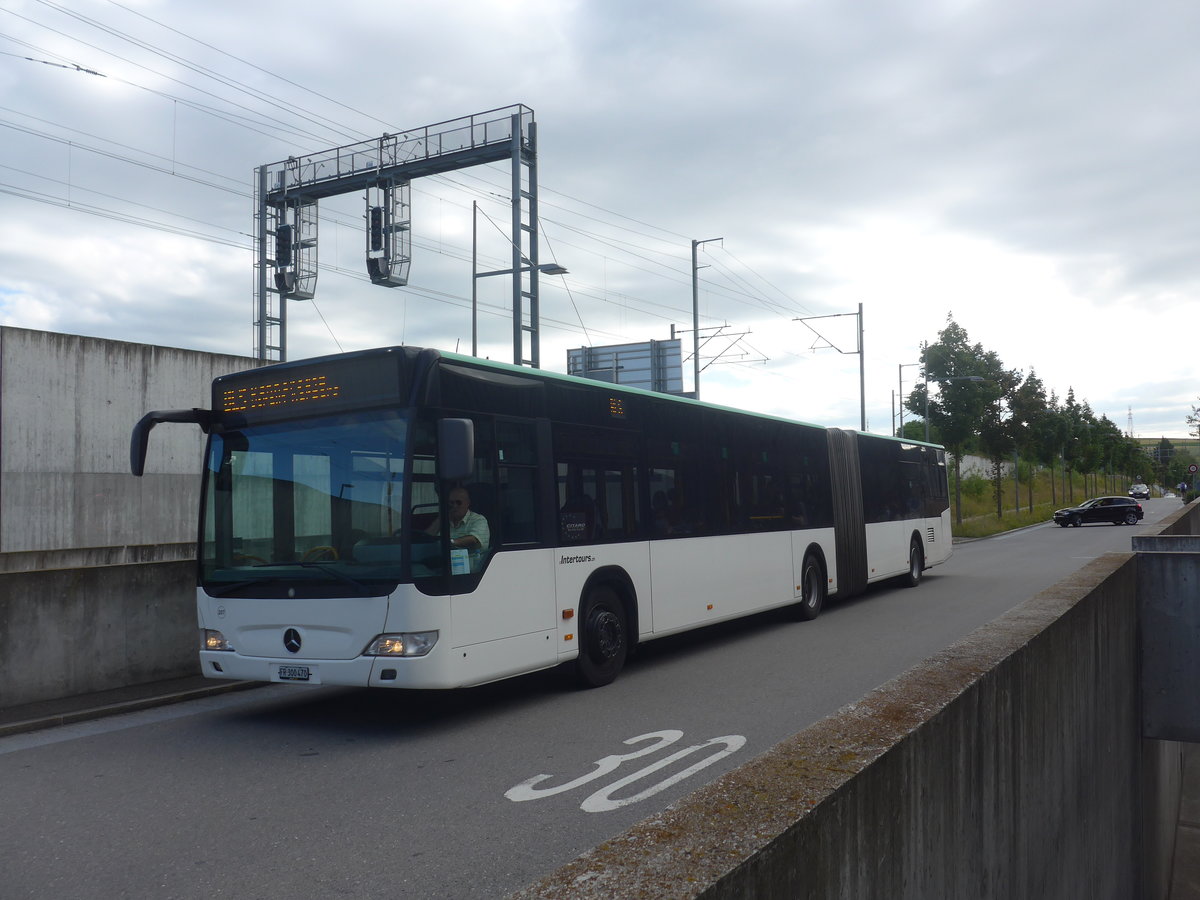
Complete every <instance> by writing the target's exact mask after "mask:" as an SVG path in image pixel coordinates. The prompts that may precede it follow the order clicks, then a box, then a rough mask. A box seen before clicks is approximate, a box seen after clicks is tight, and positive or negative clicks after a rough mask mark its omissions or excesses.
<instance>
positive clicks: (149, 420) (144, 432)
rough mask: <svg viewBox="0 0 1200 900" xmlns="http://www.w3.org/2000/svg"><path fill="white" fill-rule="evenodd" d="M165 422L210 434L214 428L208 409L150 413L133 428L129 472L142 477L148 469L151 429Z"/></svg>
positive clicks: (161, 410) (170, 410)
mask: <svg viewBox="0 0 1200 900" xmlns="http://www.w3.org/2000/svg"><path fill="white" fill-rule="evenodd" d="M163 422H181V423H184V424H191V425H199V426H200V430H201V431H203V432H204V433H205V434H208V432H209V430H210V429H211V428H212V423H213V414H212V411H211V410H207V409H156V410H154V411H153V412H148V413H146V414H145V415H144V416H142V418H141V419H140V420H139V421H138V423H137V424H136V425H134V426H133V434H132V435H131V436H130V439H129V471H130V472H132V473H133V474H134V475H137V476H139V477H140V476H141V474H142V472H143V471H144V470H145V468H146V445H147V444H148V443H149V441H150V429H151V428H153V427H154V426H155V425H161V424H162V423H163Z"/></svg>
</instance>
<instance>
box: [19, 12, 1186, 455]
mask: <svg viewBox="0 0 1200 900" xmlns="http://www.w3.org/2000/svg"><path fill="white" fill-rule="evenodd" d="M1198 46H1200V4H1197V3H1195V2H1194V0H1138V2H1134V0H1122V2H1117V0H1088V2H1077V0H1055V2H1053V3H1047V2H1045V0H889V2H884V0H858V2H853V3H851V2H845V0H842V2H838V0H793V2H779V0H742V2H740V3H737V4H730V3H719V2H710V0H689V2H686V3H685V2H676V0H628V2H627V0H521V2H518V0H446V2H444V3H438V4H431V3H425V2H419V3H418V2H412V0H393V2H390V3H378V2H365V0H342V2H340V3H338V4H336V5H334V6H332V7H326V6H323V5H315V4H295V3H282V2H277V0H256V2H255V3H252V4H246V3H233V2H229V0H206V2H204V3H193V2H184V0H122V2H117V0H54V2H51V0H0V324H3V325H9V326H16V327H21V328H32V329H39V330H45V331H53V332H60V333H66V334H78V335H87V336H94V337H102V338H112V339H118V340H125V341H134V342H138V343H145V344H155V345H161V346H168V347H181V348H187V349H195V350H203V351H210V352H216V353H228V354H235V355H241V356H247V357H249V356H252V355H253V354H254V350H255V332H254V328H253V320H254V318H255V312H256V306H255V298H254V286H255V274H254V272H255V263H256V260H257V258H258V257H257V250H256V247H255V242H254V234H255V225H254V219H253V212H254V205H255V194H254V172H255V170H256V169H257V168H258V167H259V166H262V165H265V164H270V163H276V162H279V161H282V160H285V159H287V158H288V157H291V156H301V155H304V154H309V153H316V152H321V151H326V150H331V149H333V148H337V147H341V146H345V145H349V144H354V143H357V142H359V141H366V140H370V139H372V138H376V137H379V136H380V135H382V134H383V133H395V132H398V131H404V130H409V129H414V128H421V127H424V126H427V125H432V124H435V123H439V122H444V121H447V120H451V119H457V118H460V117H464V116H471V115H474V114H478V113H483V112H485V111H488V110H493V109H498V108H503V107H509V106H513V105H516V104H523V105H524V106H527V107H529V108H531V109H532V110H533V111H534V116H535V119H536V122H537V130H538V156H537V170H538V193H539V201H540V203H539V205H540V226H541V235H540V238H539V251H540V261H541V262H543V263H545V262H551V261H553V262H557V263H558V264H560V265H562V266H564V267H565V268H566V269H567V270H568V273H567V274H566V275H562V276H543V278H542V280H541V318H540V322H539V326H540V327H539V349H540V357H541V364H542V367H543V368H546V369H550V370H553V371H566V365H567V363H566V359H567V351H568V350H569V349H571V348H577V347H583V346H605V345H611V344H621V343H629V342H642V341H647V340H651V339H655V340H666V339H668V338H670V336H671V333H672V327H674V329H675V331H676V333H677V336H678V337H680V338H681V339H682V340H683V344H684V350H685V353H686V354H690V351H691V344H692V340H693V332H692V330H691V329H692V324H691V323H692V314H693V295H692V278H693V271H692V259H691V250H692V247H691V242H692V241H693V240H696V241H704V243H703V244H701V245H700V246H699V247H698V248H697V260H698V263H699V266H698V268H697V270H696V283H697V285H698V294H697V297H698V300H697V303H696V307H697V310H698V314H699V319H700V326H701V328H700V331H701V336H702V338H703V340H704V345H703V348H702V351H701V354H700V359H701V366H702V373H701V375H700V392H701V398H702V399H704V400H708V401H712V402H716V403H721V404H724V405H728V406H733V407H738V408H744V409H752V410H756V411H760V412H765V413H770V414H773V415H780V416H785V417H788V418H794V419H800V420H803V421H808V422H815V423H819V424H823V425H833V426H842V427H858V426H859V424H860V406H861V405H865V410H866V419H867V430H869V431H873V432H876V433H889V432H891V431H892V429H893V427H894V425H895V424H896V421H897V400H896V397H897V395H898V394H900V393H904V394H907V393H908V392H909V391H911V390H912V389H913V386H914V384H916V383H917V382H919V381H920V380H921V375H920V368H919V366H917V365H915V363H917V361H918V360H919V358H920V353H921V347H922V344H923V343H924V342H934V341H936V340H937V338H938V333H939V332H940V331H941V330H942V329H943V328H944V327H945V326H946V324H947V322H948V321H949V320H950V319H951V318H952V319H953V320H954V321H955V322H957V323H958V324H959V325H960V326H962V327H963V328H964V329H965V330H966V331H967V334H968V336H969V338H970V340H971V342H972V343H979V344H980V345H982V347H983V349H984V350H987V351H993V352H995V353H996V355H997V356H998V357H999V358H1000V360H1001V361H1002V362H1003V364H1004V365H1005V366H1006V367H1007V368H1010V369H1018V370H1020V371H1021V372H1023V373H1025V374H1028V373H1030V372H1031V371H1033V372H1036V374H1037V376H1038V377H1039V378H1040V379H1041V380H1042V382H1043V383H1044V384H1045V386H1046V388H1047V390H1048V391H1054V392H1055V393H1056V394H1057V396H1058V398H1059V399H1060V400H1062V399H1065V397H1066V396H1067V394H1068V391H1073V392H1074V395H1075V398H1076V399H1077V400H1078V401H1079V402H1081V403H1082V402H1086V403H1087V404H1089V405H1090V407H1091V408H1092V410H1093V412H1094V413H1095V414H1096V416H1102V415H1103V416H1107V417H1108V418H1109V419H1110V420H1112V421H1113V422H1114V423H1115V424H1116V425H1117V427H1118V428H1120V429H1121V430H1122V431H1128V432H1130V433H1131V434H1133V435H1134V436H1136V437H1149V438H1154V437H1159V436H1168V437H1182V436H1185V435H1186V434H1187V433H1188V430H1189V429H1188V425H1187V423H1186V417H1187V416H1188V415H1189V414H1190V413H1191V412H1192V408H1193V405H1200V377H1198V376H1200V363H1198V362H1197V355H1196V353H1195V351H1194V349H1193V347H1194V341H1193V340H1190V339H1189V338H1188V337H1187V335H1188V334H1189V333H1190V332H1192V331H1194V330H1195V329H1196V328H1197V327H1200V303H1198V302H1197V300H1198V299H1200V221H1198V217H1200V115H1198V114H1197V113H1198V110H1200V52H1197V49H1196V48H1197V47H1198ZM411 190H412V232H411V233H412V264H411V271H410V279H409V284H408V285H407V286H404V287H396V288H384V287H380V286H376V285H372V284H371V283H370V281H369V279H368V278H367V275H366V267H365V259H364V257H365V236H364V235H365V230H364V211H365V203H366V201H365V199H364V197H363V196H362V195H361V194H348V195H345V196H341V197H335V198H331V199H329V200H324V201H322V202H321V204H320V207H319V208H320V220H319V242H318V250H317V254H318V278H317V287H316V292H315V296H314V298H313V299H312V300H309V301H288V303H287V318H288V336H287V345H288V346H287V353H288V357H289V358H290V359H300V358H303V357H309V356H319V355H325V354H329V353H338V352H342V351H350V350H358V349H365V348H368V347H376V346H387V345H395V344H408V345H417V346H430V347H437V348H439V349H443V350H458V351H460V352H470V350H471V345H472V325H471V289H472V282H473V281H474V282H475V285H476V287H477V289H478V308H479V315H478V321H477V326H476V332H475V337H476V339H477V341H478V343H479V353H480V355H481V356H488V357H490V358H492V359H497V360H502V361H505V362H512V361H513V359H512V356H513V351H512V338H511V334H512V322H511V313H510V305H511V303H510V291H511V287H510V285H509V283H508V282H507V280H506V279H504V278H501V277H491V278H488V277H485V278H477V279H473V278H472V258H473V254H474V257H475V258H476V260H477V269H476V271H484V270H489V269H493V268H500V267H503V266H504V265H505V264H506V259H505V257H506V254H507V246H508V244H507V241H508V235H507V230H508V218H509V216H510V212H509V210H510V207H509V200H508V195H509V192H510V169H509V166H508V164H507V163H498V164H489V165H485V166H475V167H472V168H469V169H461V170H458V171H455V172H451V173H448V174H446V175H439V176H431V177H427V178H422V179H418V180H416V181H414V182H413V183H412V188H411ZM473 204H475V205H476V206H477V209H478V212H477V213H475V214H474V216H473V212H472V208H473V207H472V205H473ZM473 217H474V220H475V226H476V228H477V232H476V234H477V236H476V238H475V239H474V241H473V239H472V219H473ZM718 238H719V239H720V240H716V239H718ZM860 304H861V309H862V316H861V326H862V354H861V359H860V355H859V353H858V352H857V350H858V341H859V335H858V327H859V324H860V317H859V315H858V310H859V308H860ZM860 362H861V365H862V368H863V372H864V376H863V381H862V389H861V391H860V375H859V372H860ZM692 368H693V364H692V361H691V359H690V357H689V358H688V359H687V361H686V362H685V364H684V385H685V387H686V388H688V389H690V388H691V387H692ZM904 417H905V418H906V419H907V418H911V417H912V414H911V413H907V412H906V413H904Z"/></svg>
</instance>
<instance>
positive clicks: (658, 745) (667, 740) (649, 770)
mask: <svg viewBox="0 0 1200 900" xmlns="http://www.w3.org/2000/svg"><path fill="white" fill-rule="evenodd" d="M682 737H683V732H682V731H677V730H675V729H667V730H664V731H651V732H648V733H647V734H639V735H638V736H637V737H631V738H629V739H627V740H626V741H624V743H625V744H627V745H629V746H633V745H635V744H641V743H644V742H647V741H649V742H650V743H647V744H646V746H644V747H641V748H639V749H637V750H634V751H632V752H630V753H614V754H611V755H609V756H604V757H601V758H600V759H598V760H596V762H595V763H593V765H594V766H595V768H594V769H592V771H590V772H585V773H584V774H583V775H580V776H579V777H578V778H573V779H571V780H570V781H567V782H565V783H563V784H560V785H556V786H554V787H538V785H540V784H542V783H543V782H545V781H547V780H549V779H551V778H553V777H554V776H553V775H547V774H541V775H534V776H533V777H532V778H527V779H525V780H524V781H522V782H521V783H520V784H518V785H516V786H515V787H512V788H509V789H508V790H507V791H505V792H504V796H505V797H507V798H508V799H509V800H512V801H513V802H514V803H523V802H525V801H527V800H541V799H544V798H546V797H553V796H555V795H556V794H563V793H566V792H567V791H573V790H575V789H576V788H579V787H582V786H583V785H585V784H588V783H590V782H593V781H596V780H597V779H600V778H604V777H605V776H608V775H611V774H612V773H613V772H615V771H616V770H617V769H618V768H620V766H621V764H622V763H625V762H628V761H629V760H633V759H640V758H641V757H644V756H649V755H650V754H652V753H655V752H657V751H659V750H662V749H664V748H666V747H669V746H671V745H672V744H674V743H675V742H677V741H678V740H679V739H680V738H682ZM745 744H746V738H745V737H743V736H742V735H740V734H726V735H722V736H721V737H715V738H709V739H708V740H707V741H703V742H701V743H699V744H692V745H691V746H690V747H684V748H683V749H682V750H676V751H675V752H674V753H672V754H670V755H669V756H666V757H664V758H662V759H659V760H657V761H655V762H652V763H650V764H649V765H647V766H643V767H642V768H640V769H638V770H637V771H636V772H633V773H631V774H629V775H626V776H624V777H622V778H618V779H617V780H616V781H613V782H612V783H610V784H608V785H606V786H604V787H601V788H600V789H599V790H597V791H595V792H594V793H592V794H590V795H589V796H588V797H586V798H584V801H583V802H582V803H581V804H580V805H579V808H580V809H582V810H583V811H584V812H607V811H609V810H614V809H620V808H621V807H623V806H629V805H630V804H631V803H637V802H639V801H641V800H646V799H647V798H649V797H653V796H654V795H655V794H657V793H659V792H660V791H664V790H666V789H667V788H669V787H671V785H673V784H678V783H679V782H681V781H683V780H684V779H685V778H689V777H691V776H692V775H695V774H696V773H697V772H699V771H701V770H703V769H705V768H707V767H708V766H711V765H712V764H713V763H715V762H718V761H720V760H722V759H724V758H725V757H726V756H729V755H730V754H731V753H736V752H737V751H738V750H740V749H741V748H742V747H743V746H745ZM717 748H720V749H717ZM706 750H713V751H715V752H712V753H710V754H709V755H707V756H704V757H703V758H701V759H699V760H697V761H696V762H694V763H692V764H691V765H690V766H687V767H686V768H684V769H681V770H680V771H678V772H675V773H674V774H672V775H668V776H667V777H665V778H662V779H660V780H659V781H656V782H654V783H652V784H650V785H649V786H647V787H645V788H643V789H642V790H641V791H638V792H637V793H636V794H633V795H632V796H629V797H622V798H617V799H614V797H613V794H615V793H617V792H618V791H620V790H621V789H622V788H627V787H629V786H630V785H632V784H635V783H637V782H638V781H641V780H642V779H643V778H647V777H649V776H651V775H653V774H655V773H656V772H658V771H660V770H662V769H665V768H666V767H668V766H670V765H672V764H673V763H676V762H680V761H682V760H684V759H686V758H687V757H689V756H691V755H692V754H696V753H703V752H704V751H706Z"/></svg>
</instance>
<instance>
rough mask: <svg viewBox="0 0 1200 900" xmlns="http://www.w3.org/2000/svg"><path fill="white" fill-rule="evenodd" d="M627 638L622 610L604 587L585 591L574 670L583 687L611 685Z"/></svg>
mask: <svg viewBox="0 0 1200 900" xmlns="http://www.w3.org/2000/svg"><path fill="white" fill-rule="evenodd" d="M628 654H629V635H628V631H627V628H626V622H625V607H624V605H623V604H622V603H621V598H620V597H619V596H618V595H617V592H616V591H615V590H614V589H613V588H611V587H609V586H608V585H606V584H602V585H597V586H596V587H594V588H592V589H591V590H590V591H588V594H587V599H586V600H585V601H584V605H583V614H582V615H581V616H580V623H579V658H578V660H576V664H575V671H576V674H577V675H578V678H579V682H580V684H582V685H583V686H584V687H603V686H604V685H606V684H611V683H612V682H613V681H615V680H616V678H617V675H619V674H620V672H621V669H622V668H624V667H625V657H626V656H627V655H628Z"/></svg>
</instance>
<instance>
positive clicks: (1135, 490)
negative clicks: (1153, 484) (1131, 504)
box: [1129, 482, 1150, 500]
mask: <svg viewBox="0 0 1200 900" xmlns="http://www.w3.org/2000/svg"><path fill="white" fill-rule="evenodd" d="M1129 496H1130V497H1132V498H1133V499H1134V500H1149V499H1150V486H1149V485H1147V484H1141V483H1140V482H1139V483H1138V484H1135V485H1131V486H1130V488H1129Z"/></svg>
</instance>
